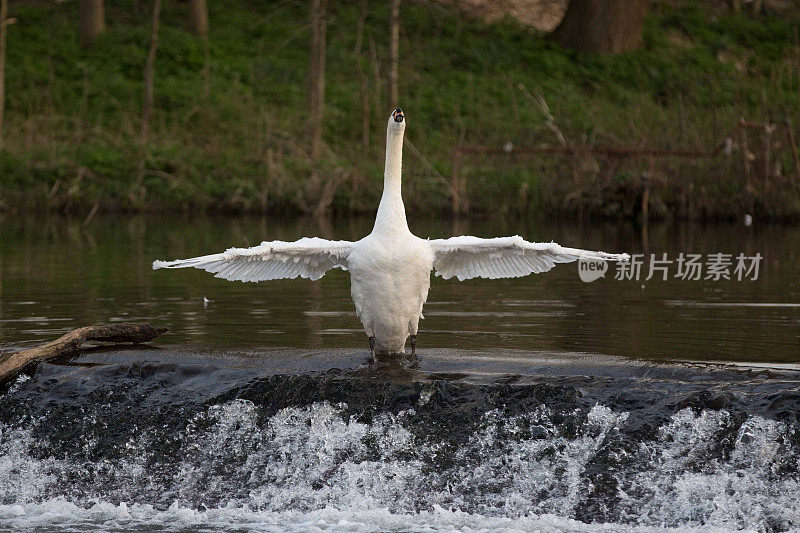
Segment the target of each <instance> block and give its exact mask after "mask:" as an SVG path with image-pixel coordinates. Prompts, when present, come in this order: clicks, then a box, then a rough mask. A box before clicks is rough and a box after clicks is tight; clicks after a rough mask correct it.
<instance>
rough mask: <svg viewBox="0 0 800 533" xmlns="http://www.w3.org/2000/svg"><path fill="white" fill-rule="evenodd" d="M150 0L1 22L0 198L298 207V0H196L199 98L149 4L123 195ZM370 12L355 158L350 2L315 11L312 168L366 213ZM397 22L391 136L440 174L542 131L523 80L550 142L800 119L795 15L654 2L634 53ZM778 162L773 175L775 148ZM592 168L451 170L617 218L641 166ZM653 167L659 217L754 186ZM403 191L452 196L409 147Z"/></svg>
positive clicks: (30, 204)
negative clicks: (145, 137)
mask: <svg viewBox="0 0 800 533" xmlns="http://www.w3.org/2000/svg"><path fill="white" fill-rule="evenodd" d="M147 4H148V3H146V2H135V3H134V2H114V3H113V5H111V4H109V5H108V7H107V19H108V31H107V32H106V34H105V35H103V36H102V38H101V39H100V40H99V41H98V42H97V43H96V45H95V46H94V47H93V48H91V49H89V50H84V49H82V48H81V47H80V46H79V45H78V44H77V34H76V24H75V21H76V18H77V4H76V3H75V2H68V3H63V4H62V3H59V4H54V3H52V2H44V1H41V2H39V1H34V2H26V3H24V4H23V3H22V2H12V4H11V15H12V16H15V17H17V18H18V19H19V21H18V23H17V24H16V25H14V26H11V27H10V32H9V39H8V42H9V45H8V67H7V68H8V72H7V98H8V104H7V105H8V110H7V119H6V135H5V136H6V140H7V141H6V149H5V150H4V151H3V152H2V154H1V155H0V172H2V185H3V188H2V190H0V195H2V196H0V198H2V201H3V202H5V204H7V206H9V207H12V208H13V207H27V208H58V209H64V210H86V209H88V208H90V207H91V206H93V205H94V204H95V203H97V202H99V203H100V205H101V206H102V207H104V208H109V209H113V208H146V209H154V208H156V209H157V208H184V209H191V208H206V207H215V208H231V209H263V208H296V207H297V206H298V198H299V196H300V191H301V190H302V185H303V183H304V182H305V180H306V179H307V177H308V175H309V173H310V164H309V161H308V160H307V157H306V146H305V145H304V143H303V142H302V138H303V121H304V103H305V73H306V66H307V61H308V59H307V56H308V43H307V41H308V35H307V28H306V27H305V26H304V24H305V22H306V18H307V17H306V13H305V9H304V7H303V6H302V3H299V2H287V1H283V2H268V3H267V2H263V3H261V2H253V3H251V2H235V1H230V0H225V1H222V0H220V1H214V2H209V5H210V8H211V13H210V18H211V28H212V29H211V36H210V40H211V47H210V78H209V79H210V96H209V97H208V98H206V97H204V96H203V87H204V76H203V66H204V57H205V54H204V45H203V42H202V41H201V40H200V39H198V38H195V37H193V36H192V35H190V34H189V33H188V32H186V31H185V29H184V28H185V13H184V11H183V10H184V9H185V7H184V5H183V4H182V3H178V2H167V3H166V6H165V9H164V13H163V23H162V26H161V33H160V45H159V50H158V56H157V60H156V71H157V72H156V98H155V106H156V109H155V111H154V117H153V125H152V132H153V134H152V138H151V143H150V146H149V149H148V154H149V156H148V160H147V169H148V171H147V174H146V177H145V186H146V190H147V195H146V197H145V198H141V197H138V196H137V195H134V194H131V191H132V190H133V183H134V181H135V169H136V164H137V160H138V153H139V151H138V145H137V139H138V129H139V124H140V122H139V115H140V110H141V93H142V84H141V77H142V68H143V65H144V61H145V55H146V48H147V43H148V41H149V26H148V17H149V13H148V12H147V9H149V8H148V7H147ZM384 4H385V2H370V13H369V16H368V18H367V28H366V32H365V39H364V41H365V46H364V56H363V62H362V64H363V67H364V70H365V72H366V74H367V76H368V79H369V83H368V90H369V94H370V103H371V117H370V125H371V143H370V147H369V157H366V158H365V157H362V156H361V155H360V127H361V125H360V120H359V117H360V103H359V97H358V94H359V81H358V75H357V63H356V59H355V55H354V53H353V50H354V44H355V33H356V32H355V29H356V26H357V20H358V17H359V12H360V2H356V1H347V2H341V3H339V2H337V3H335V8H334V12H333V13H332V16H331V20H330V24H329V29H328V55H327V62H328V68H327V74H328V77H327V102H328V106H327V112H326V120H325V141H326V143H327V145H328V147H329V150H326V155H325V160H324V161H323V163H322V167H323V169H324V174H325V175H326V176H327V177H329V178H330V179H340V180H342V184H341V185H340V187H339V188H338V191H337V195H336V199H335V203H334V207H335V208H339V209H350V208H353V209H366V208H368V207H369V206H371V205H373V204H374V202H375V201H376V198H377V197H378V195H379V194H380V185H381V183H380V179H379V177H380V175H381V167H382V164H381V154H382V150H383V146H382V143H383V131H382V130H383V128H384V127H385V120H386V116H387V115H388V112H389V109H387V107H388V106H387V103H386V98H385V96H384V95H385V93H386V90H385V86H383V82H382V79H383V76H382V74H383V73H384V72H385V63H383V62H382V61H381V60H382V59H383V58H385V56H386V53H385V51H386V27H385V26H386V24H385V21H386V19H387V13H386V5H384ZM135 6H139V7H138V9H139V12H137V10H136V8H135ZM402 17H403V29H402V34H401V57H402V66H401V72H400V74H401V100H402V106H403V107H404V108H405V110H406V111H407V116H408V118H409V126H408V128H409V129H408V135H409V138H410V139H411V140H412V141H413V143H414V145H415V146H416V147H417V148H419V150H420V151H421V152H422V153H423V154H424V156H425V158H426V159H427V160H429V161H430V162H431V163H432V164H433V166H434V167H435V168H436V169H437V170H438V172H439V173H441V174H442V175H445V176H449V173H450V151H451V149H452V146H453V145H454V143H455V142H456V140H457V139H463V141H464V142H466V143H480V144H494V145H502V144H503V143H504V142H506V141H507V140H512V141H513V142H514V143H515V144H517V145H525V144H535V143H551V144H552V143H555V142H556V141H555V137H554V135H553V133H552V132H551V131H550V130H549V129H548V128H547V127H546V126H545V120H544V116H543V114H542V111H541V108H540V106H539V105H538V104H537V103H536V102H535V101H534V100H533V99H531V97H530V95H531V94H535V93H537V92H538V93H540V94H542V95H543V96H544V98H545V99H546V101H547V102H548V104H549V107H550V109H551V111H552V114H553V115H554V116H555V118H556V122H557V124H558V126H559V128H560V129H561V130H562V131H563V132H564V134H565V136H566V137H567V138H568V139H570V140H571V141H572V142H581V143H586V144H624V145H629V146H641V145H655V146H661V147H667V146H671V147H679V146H682V147H700V146H702V147H705V148H709V147H711V146H712V145H713V144H714V142H715V140H716V139H718V138H719V137H720V136H722V135H724V134H725V132H726V131H727V130H728V129H729V128H730V127H731V126H732V125H733V124H734V123H735V122H736V121H737V120H738V119H739V117H740V116H745V117H748V118H750V119H753V120H766V119H771V120H780V119H781V118H782V117H784V116H790V117H793V118H794V119H795V120H797V119H798V118H800V117H798V108H800V106H799V105H798V104H800V97H799V95H800V65H799V63H800V58H799V57H798V56H800V51H798V48H797V45H796V44H795V43H794V42H795V39H796V32H797V28H798V19H797V18H795V17H784V18H783V19H781V18H778V17H774V16H772V17H770V16H767V17H763V18H760V19H758V20H751V19H750V18H748V17H746V16H731V15H728V14H726V13H712V12H711V11H710V10H709V8H706V7H703V6H700V7H698V6H697V4H696V3H694V2H691V3H687V4H686V5H685V6H684V7H679V8H674V7H667V6H665V5H659V6H657V7H656V8H654V10H653V11H652V13H651V16H650V17H649V19H648V21H647V27H646V30H645V46H644V48H643V49H642V50H640V51H637V52H633V53H628V54H623V55H620V56H615V57H586V56H580V55H578V54H575V53H572V52H569V51H564V50H562V49H560V48H559V47H557V46H556V45H554V44H552V43H550V42H549V41H547V40H546V39H545V37H544V36H543V35H541V34H538V33H536V32H534V31H531V30H529V29H527V28H524V27H522V26H520V25H519V24H517V23H515V22H513V21H503V22H499V23H495V24H490V25H487V24H485V23H483V22H481V21H478V20H472V19H468V18H464V17H461V16H459V15H458V13H456V12H454V11H452V10H450V9H449V8H444V7H441V6H439V5H438V4H434V3H431V2H417V1H412V0H409V1H408V2H405V3H404V4H403V12H402ZM371 50H374V56H375V57H376V58H378V62H377V63H376V62H373V61H372V60H371V59H370V56H371V55H372V52H371ZM376 69H377V76H376ZM376 80H377V83H376ZM786 166H787V167H789V168H791V164H790V162H789V161H787V162H786ZM593 168H594V167H593V164H592V162H591V161H588V162H587V161H582V162H581V161H579V162H578V163H577V164H575V165H570V164H568V163H566V162H565V161H563V160H560V159H558V158H539V159H525V160H522V159H520V160H513V161H509V160H508V158H489V159H486V158H484V159H470V160H468V161H466V165H465V168H464V172H465V175H466V176H467V180H468V190H469V192H470V196H471V204H472V207H473V209H475V210H493V211H494V212H496V211H498V210H500V211H514V210H536V209H561V208H564V207H567V208H571V207H570V206H572V207H574V206H575V205H578V204H582V205H584V207H587V206H588V208H589V209H592V210H594V211H599V212H604V213H606V214H619V213H629V214H630V213H632V212H633V206H634V205H635V196H636V194H638V193H637V191H638V188H639V187H640V185H639V179H638V176H639V173H640V171H641V170H642V168H641V165H637V164H628V165H622V166H620V167H618V168H616V169H613V170H614V171H613V172H611V171H609V172H607V173H604V172H601V174H600V176H601V177H600V178H599V179H598V177H597V175H596V173H595V172H594V170H593ZM602 168H608V167H607V166H606V165H602ZM659 171H660V175H662V176H669V180H670V181H671V182H672V183H675V184H677V185H672V186H667V187H664V188H663V190H662V191H661V192H660V195H661V198H663V201H664V202H666V203H667V204H668V207H670V208H673V209H677V207H676V206H677V205H678V204H679V198H680V197H681V195H683V198H682V200H680V201H683V202H686V198H685V197H686V195H687V191H690V192H688V196H689V202H690V203H691V204H692V205H691V206H690V208H691V209H694V210H695V211H694V214H706V215H712V216H719V215H726V214H733V213H736V212H738V210H739V209H741V208H743V207H744V206H745V205H746V204H747V202H748V198H750V197H747V198H746V196H747V194H748V193H747V191H746V190H745V189H744V185H743V183H744V182H743V179H742V177H741V169H739V168H738V167H736V165H733V164H732V163H725V162H722V163H720V162H718V161H715V162H711V163H709V162H698V163H691V164H687V163H679V162H671V163H669V164H666V165H665V166H662V165H660V166H659ZM689 181H694V185H693V188H692V189H689V188H688V187H689ZM576 190H580V191H582V192H581V193H580V194H576V192H575V191H576ZM520 192H522V194H521V195H520V194H519V193H520ZM406 195H407V199H408V204H409V206H410V207H411V208H416V209H427V208H432V209H441V208H443V207H445V206H447V204H448V190H447V186H446V185H445V184H444V182H443V180H442V179H441V178H440V177H437V176H435V175H434V173H433V172H431V171H430V170H429V169H428V167H427V166H426V165H424V164H423V163H422V162H421V161H420V160H419V159H418V158H416V157H412V156H411V154H409V155H407V157H406ZM509 198H513V200H509ZM659 201H660V198H659ZM749 201H752V200H749ZM755 208H756V209H757V210H758V211H759V212H763V213H766V214H772V215H775V216H784V215H787V214H794V215H797V213H798V212H800V206H799V205H798V199H797V193H796V190H792V189H789V190H787V189H786V187H785V186H783V185H782V184H777V185H774V186H770V187H764V190H763V191H762V190H759V191H758V194H757V198H756V200H755Z"/></svg>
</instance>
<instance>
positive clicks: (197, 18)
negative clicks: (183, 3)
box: [189, 0, 208, 37]
mask: <svg viewBox="0 0 800 533" xmlns="http://www.w3.org/2000/svg"><path fill="white" fill-rule="evenodd" d="M189 26H190V27H191V29H192V33H194V34H195V35H199V36H200V37H205V36H206V35H208V6H207V5H206V0H189Z"/></svg>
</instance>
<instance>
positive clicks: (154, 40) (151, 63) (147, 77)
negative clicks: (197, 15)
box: [136, 0, 161, 196]
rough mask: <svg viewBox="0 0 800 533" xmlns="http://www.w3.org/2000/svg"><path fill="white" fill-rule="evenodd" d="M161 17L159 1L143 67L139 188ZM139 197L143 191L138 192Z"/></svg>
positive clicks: (143, 162)
mask: <svg viewBox="0 0 800 533" xmlns="http://www.w3.org/2000/svg"><path fill="white" fill-rule="evenodd" d="M160 17H161V0H154V2H153V26H152V31H151V33H150V49H149V51H148V52H147V62H146V63H145V65H144V80H143V82H144V83H143V85H144V94H143V98H142V131H141V134H140V137H139V143H140V153H139V164H138V168H137V172H136V174H137V178H136V180H137V185H138V186H139V187H140V188H141V185H142V181H143V179H144V167H145V156H146V150H147V140H148V137H149V136H150V114H151V113H152V111H153V80H154V78H155V67H156V50H157V49H158V21H159V18H160ZM139 192H140V196H141V193H143V191H139Z"/></svg>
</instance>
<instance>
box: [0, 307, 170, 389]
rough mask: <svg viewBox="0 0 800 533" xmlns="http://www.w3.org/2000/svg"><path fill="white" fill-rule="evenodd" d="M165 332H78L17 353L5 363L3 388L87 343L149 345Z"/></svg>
mask: <svg viewBox="0 0 800 533" xmlns="http://www.w3.org/2000/svg"><path fill="white" fill-rule="evenodd" d="M165 331H167V328H162V327H159V326H151V325H150V324H148V323H147V322H129V323H124V324H108V325H99V326H86V327H83V328H78V329H75V330H72V331H70V332H69V333H67V334H66V335H62V336H61V337H59V338H57V339H56V340H54V341H51V342H48V343H47V344H44V345H42V346H37V347H36V348H30V349H28V350H22V351H21V352H15V353H12V354H11V355H9V356H6V357H5V358H4V359H1V360H0V384H2V383H5V382H6V381H8V380H9V379H12V378H13V377H15V376H16V375H17V374H19V373H20V372H21V371H22V370H23V369H25V367H27V366H28V365H32V364H35V363H39V362H41V361H47V360H48V359H52V358H54V357H58V356H59V355H65V354H68V353H71V352H74V351H75V350H77V349H78V348H79V347H80V346H81V344H83V343H85V342H89V341H102V342H147V341H151V340H153V339H155V338H156V337H158V336H159V335H161V334H162V333H164V332H165Z"/></svg>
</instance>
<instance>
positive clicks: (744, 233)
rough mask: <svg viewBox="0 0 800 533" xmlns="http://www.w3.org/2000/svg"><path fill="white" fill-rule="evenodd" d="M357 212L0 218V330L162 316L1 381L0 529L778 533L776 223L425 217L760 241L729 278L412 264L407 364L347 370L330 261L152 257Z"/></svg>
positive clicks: (788, 511)
mask: <svg viewBox="0 0 800 533" xmlns="http://www.w3.org/2000/svg"><path fill="white" fill-rule="evenodd" d="M369 224H370V221H366V220H363V221H360V220H355V221H344V222H342V221H339V222H337V221H333V222H330V223H327V224H325V223H317V222H313V221H312V222H309V221H302V220H300V221H290V222H284V221H274V220H260V219H224V218H216V219H207V218H203V219H200V220H197V219H191V218H185V219H184V218H174V217H173V218H159V217H148V218H142V217H133V218H123V217H120V218H98V219H95V220H94V221H92V223H91V224H90V225H89V226H88V227H87V228H84V227H82V225H81V223H80V221H78V222H68V221H64V220H61V219H34V218H24V219H23V218H15V219H12V218H5V219H2V220H1V221H0V252H2V255H1V256H0V276H2V278H0V291H1V292H0V343H1V344H0V346H2V349H3V350H5V351H8V350H11V349H12V348H14V347H20V346H27V345H30V344H35V343H38V342H42V341H44V340H49V339H52V338H53V337H55V336H57V335H58V334H60V333H62V332H64V331H67V330H70V329H72V328H73V327H76V326H79V325H84V324H88V323H95V322H102V321H114V320H140V319H143V320H149V321H151V322H154V323H158V324H162V325H166V326H168V327H170V328H172V330H171V332H170V333H169V334H167V335H165V336H164V337H163V338H161V339H159V340H158V341H157V342H156V343H154V344H153V346H150V347H147V346H145V347H136V348H100V349H92V350H87V351H85V352H83V353H81V354H79V355H77V356H74V357H72V358H69V359H66V360H62V361H56V362H53V363H46V364H41V365H39V367H38V368H37V369H36V371H35V373H33V375H32V376H22V377H20V378H18V379H17V380H16V381H14V382H13V383H11V384H10V385H6V386H5V387H4V388H3V389H1V390H0V530H14V529H19V528H27V529H38V530H48V531H51V530H52V531H62V530H73V531H84V530H90V529H100V530H119V531H125V530H130V529H143V530H149V531H161V530H169V531H183V530H187V531H216V530H219V529H227V530H237V531H246V530H259V531H386V530H391V531H453V530H459V531H534V530H539V531H628V530H630V531H654V530H660V529H662V528H678V529H680V530H687V529H688V530H691V529H693V528H697V529H703V530H707V529H708V528H711V529H716V530H724V531H728V530H742V529H745V530H757V531H787V530H792V529H797V528H800V511H799V510H798V509H800V472H798V469H800V432H799V431H798V430H800V421H799V420H798V412H799V410H800V392H798V384H800V373H798V372H797V368H798V367H797V365H798V354H799V352H798V347H799V346H800V328H798V326H800V287H798V281H797V276H796V272H797V271H798V266H799V265H798V262H799V261H800V244H799V243H800V241H799V240H798V237H800V230H798V228H794V227H782V226H774V227H773V226H770V227H760V226H759V225H758V224H756V226H755V228H744V227H741V226H734V225H730V226H714V227H700V226H686V227H679V228H676V227H672V226H662V227H657V228H650V231H649V234H648V235H647V242H646V243H645V242H643V238H642V235H641V233H640V232H639V231H638V230H637V229H636V228H635V227H633V226H628V225H622V226H618V225H610V224H597V225H591V224H587V225H584V226H583V227H578V226H574V225H569V224H565V223H550V224H546V223H535V222H518V223H511V222H502V221H500V222H497V221H493V222H488V221H487V222H483V221H479V222H476V221H472V222H471V223H469V224H467V223H462V224H460V225H455V226H454V225H453V224H451V223H449V222H444V221H436V220H432V221H424V222H422V223H420V224H417V225H416V226H415V227H414V228H412V229H414V230H415V231H416V232H417V233H418V234H420V235H423V236H446V235H450V234H453V233H461V232H470V233H473V234H477V235H480V236H494V235H505V234H513V233H519V234H521V235H524V236H526V237H527V238H529V239H531V240H548V241H549V240H555V241H556V242H560V243H561V244H564V245H570V246H581V247H586V248H593V249H604V250H607V251H627V252H631V253H634V252H641V251H643V249H644V247H645V246H646V248H647V250H648V251H649V252H652V253H656V254H659V255H660V254H661V253H663V252H666V253H668V256H669V257H670V258H673V259H674V258H676V257H677V254H678V253H679V252H681V251H684V252H693V253H703V254H706V253H716V252H723V253H732V254H734V256H735V255H736V254H738V253H740V252H741V253H744V254H746V255H748V256H751V255H755V253H760V254H761V255H762V256H763V257H764V261H763V263H762V264H761V272H760V274H759V278H758V279H757V280H755V281H742V282H738V281H717V282H714V281H710V280H709V281H687V280H680V279H674V278H671V279H669V280H668V281H661V280H660V279H651V280H649V281H644V280H643V279H642V280H640V281H638V282H637V281H617V280H615V279H613V278H614V272H613V269H612V270H611V271H609V273H608V274H607V276H606V277H605V278H603V279H599V280H597V281H594V282H592V283H584V282H582V281H581V280H580V279H579V277H578V271H577V267H576V265H562V266H560V267H557V268H556V269H555V270H553V271H551V272H549V273H546V274H542V275H538V276H532V277H528V278H523V279H518V280H497V281H486V280H472V281H467V282H464V283H460V284H459V283H458V282H455V281H442V280H441V279H439V278H434V280H433V284H432V289H431V296H430V300H431V301H430V302H429V304H428V305H427V306H426V312H425V315H426V320H425V321H423V322H422V323H421V331H420V335H419V346H420V358H419V367H418V368H413V367H411V366H409V365H408V364H406V363H404V362H403V361H391V360H389V361H381V362H380V364H379V365H377V366H367V365H366V364H364V360H365V357H366V350H365V344H366V342H365V341H366V339H365V337H364V335H363V333H362V332H361V331H360V329H359V324H358V322H357V320H356V318H355V316H354V314H353V312H352V303H351V302H350V300H349V286H348V283H347V277H346V274H345V273H342V272H338V271H336V272H333V273H331V274H329V275H327V276H326V277H325V278H323V280H322V281H321V282H316V283H314V282H309V281H305V280H291V281H278V282H271V283H268V284H259V285H252V284H238V283H237V284H234V283H230V282H224V281H221V280H216V279H214V278H213V277H211V275H209V274H206V273H203V272H194V271H170V272H164V271H158V272H152V271H151V270H150V263H151V261H152V260H153V259H154V258H162V259H169V258H175V257H188V256H191V255H197V254H202V253H207V252H213V251H218V250H222V249H224V248H226V247H229V246H243V245H248V244H255V243H257V242H259V241H260V240H262V239H293V238H296V237H300V236H303V235H312V234H317V235H322V236H327V237H335V238H346V239H355V238H358V237H359V236H360V235H361V234H362V233H363V232H365V231H367V230H368V227H369ZM643 271H644V275H643V278H644V277H646V266H645V268H644V269H643ZM674 272H675V267H674V265H673V267H672V270H671V272H670V274H673V273H674ZM204 298H206V299H208V300H210V301H209V302H206V303H204V300H203V299H204ZM714 361H716V362H724V363H725V364H716V363H711V362H714Z"/></svg>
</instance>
